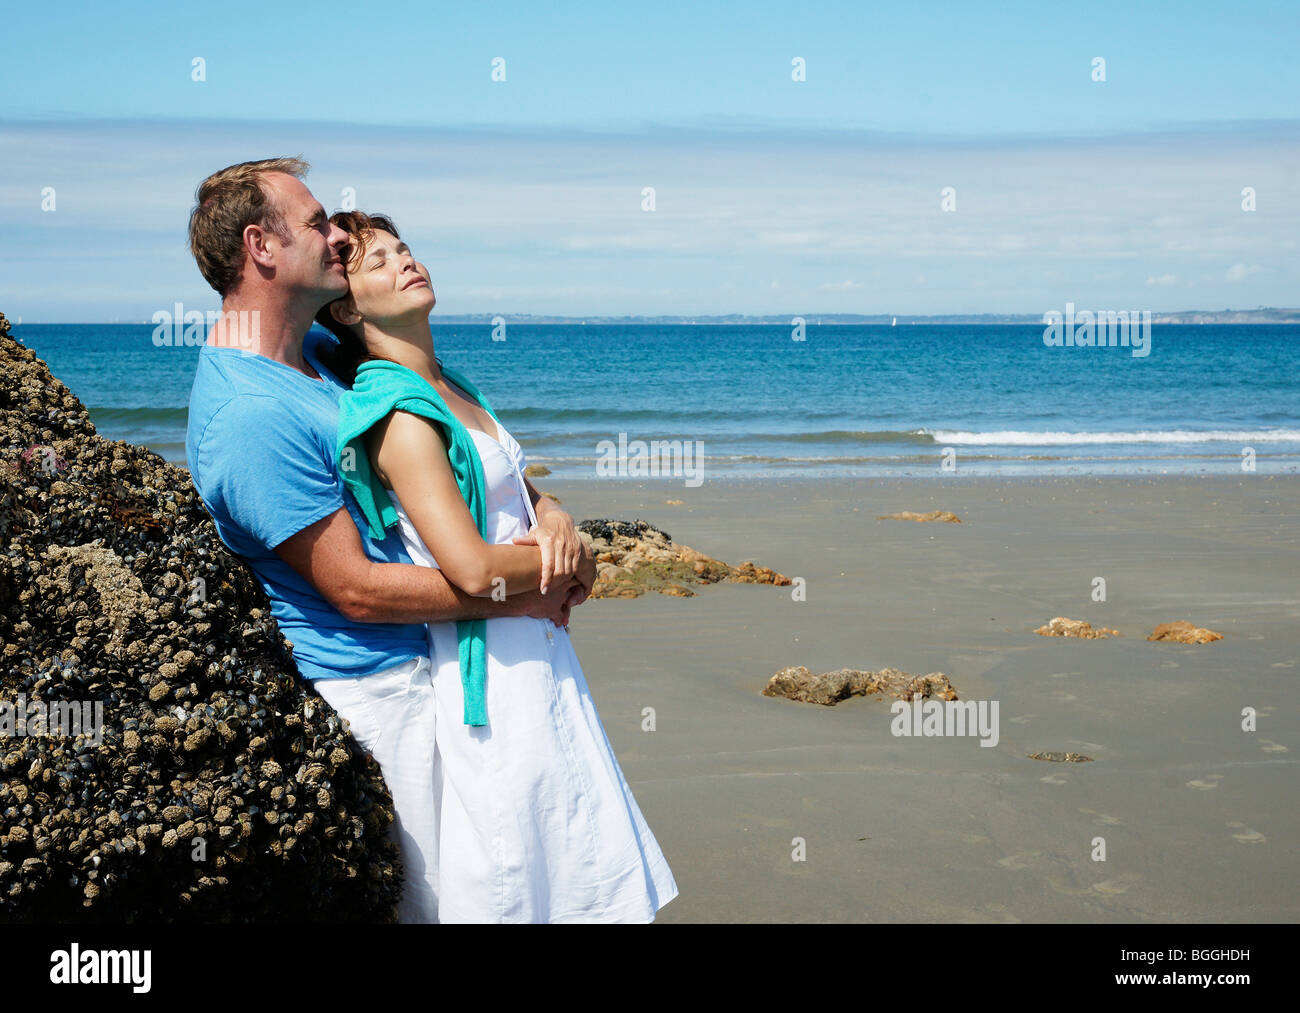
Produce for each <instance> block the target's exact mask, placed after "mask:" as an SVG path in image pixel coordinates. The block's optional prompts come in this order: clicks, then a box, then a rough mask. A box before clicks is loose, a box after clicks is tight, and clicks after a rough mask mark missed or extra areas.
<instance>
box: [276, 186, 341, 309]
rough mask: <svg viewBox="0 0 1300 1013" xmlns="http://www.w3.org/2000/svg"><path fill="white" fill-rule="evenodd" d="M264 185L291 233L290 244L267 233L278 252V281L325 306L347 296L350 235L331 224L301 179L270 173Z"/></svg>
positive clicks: (318, 202)
mask: <svg viewBox="0 0 1300 1013" xmlns="http://www.w3.org/2000/svg"><path fill="white" fill-rule="evenodd" d="M264 185H265V186H266V191H267V196H268V197H269V198H270V199H271V200H272V201H273V202H274V203H275V206H276V207H277V208H279V210H280V214H281V216H282V217H283V218H284V225H285V229H286V230H287V232H288V234H289V241H288V242H287V243H286V242H284V241H282V240H281V239H280V237H279V236H276V235H275V234H274V233H267V237H266V242H267V247H268V248H271V249H274V250H275V256H276V262H275V263H276V267H275V277H276V282H277V283H278V284H281V285H285V286H287V287H289V288H292V289H295V290H301V291H304V292H309V293H311V294H312V296H313V297H319V304H320V305H321V306H324V305H325V304H326V303H328V302H331V301H332V300H334V299H337V298H338V297H339V296H340V295H343V294H344V293H346V292H347V290H348V279H347V273H346V271H345V269H344V266H343V258H342V256H341V251H342V249H343V247H344V246H346V245H347V241H348V234H347V233H346V232H344V231H343V230H342V229H340V228H339V227H338V226H337V225H333V224H331V223H330V220H329V216H328V215H326V214H325V209H324V208H323V207H321V203H320V201H318V200H317V199H316V198H315V197H313V196H312V193H311V191H310V190H308V189H307V187H306V186H305V185H304V184H303V183H302V181H301V180H298V179H295V178H294V177H293V176H290V175H288V174H287V173H282V172H272V173H267V175H266V177H265V180H264Z"/></svg>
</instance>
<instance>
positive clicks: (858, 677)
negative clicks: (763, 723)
mask: <svg viewBox="0 0 1300 1013" xmlns="http://www.w3.org/2000/svg"><path fill="white" fill-rule="evenodd" d="M879 694H888V695H889V696H894V697H898V698H899V699H900V700H911V699H912V698H913V697H914V696H919V697H922V698H925V697H932V696H933V697H938V698H939V699H940V700H956V699H957V691H956V690H955V689H953V688H952V683H950V682H949V681H948V677H947V676H946V675H944V674H943V673H942V672H931V673H930V674H929V675H909V674H908V673H906V672H901V671H899V670H898V669H897V668H884V669H881V670H880V671H879V672H860V671H857V670H856V669H852V668H841V669H839V670H838V671H835V672H822V673H820V674H815V673H813V672H810V671H809V670H808V669H807V668H805V667H804V666H803V665H798V666H794V667H791V668H783V669H781V671H779V672H777V673H776V675H774V676H772V678H771V679H769V680H768V682H767V685H766V686H764V687H763V695H764V696H783V697H786V698H787V699H789V700H798V701H800V702H801V703H819V704H821V705H822V706H824V707H834V706H835V705H836V704H837V703H839V702H840V701H841V700H847V699H848V698H849V697H851V696H876V695H879Z"/></svg>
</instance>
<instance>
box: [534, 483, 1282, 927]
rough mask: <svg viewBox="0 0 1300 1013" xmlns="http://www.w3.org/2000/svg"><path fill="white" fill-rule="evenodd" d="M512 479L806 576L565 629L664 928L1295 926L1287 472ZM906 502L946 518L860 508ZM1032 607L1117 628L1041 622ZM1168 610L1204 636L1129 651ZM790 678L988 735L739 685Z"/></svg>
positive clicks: (593, 608) (705, 591) (734, 556)
mask: <svg viewBox="0 0 1300 1013" xmlns="http://www.w3.org/2000/svg"><path fill="white" fill-rule="evenodd" d="M536 481H537V484H538V485H539V487H540V488H542V489H544V490H546V491H548V492H552V493H554V494H556V495H557V496H558V497H559V498H560V499H561V500H562V501H563V505H564V507H565V509H566V510H568V511H569V512H570V513H571V514H572V515H573V516H574V517H575V518H578V519H581V518H584V517H615V518H623V519H631V518H642V519H645V520H647V521H650V522H651V523H653V524H655V525H657V526H658V527H661V528H663V529H664V530H665V531H667V532H669V533H670V534H671V535H672V537H673V539H674V540H675V541H677V542H679V543H683V544H686V545H690V546H692V547H694V548H696V549H698V550H700V551H702V552H705V553H708V554H709V555H712V556H715V557H717V558H720V559H723V560H725V561H726V562H728V563H731V564H737V563H740V562H742V561H744V560H746V559H752V560H754V561H755V562H756V563H758V564H760V565H764V566H770V567H772V568H774V569H776V570H779V571H780V572H782V573H784V574H785V575H787V576H790V577H792V578H794V577H803V578H804V579H805V581H806V601H802V602H798V601H794V600H792V588H789V587H771V586H751V585H734V584H725V583H724V584H717V585H712V586H705V587H700V588H697V589H696V590H697V595H696V596H695V597H694V598H674V597H666V596H661V595H653V594H651V595H646V596H643V597H640V598H636V599H632V600H597V601H591V602H589V603H587V604H585V605H583V606H582V607H581V608H579V609H578V610H576V612H575V616H574V620H573V623H572V627H571V630H572V635H573V637H574V641H575V645H576V647H577V651H578V656H579V658H580V659H581V661H582V664H583V668H584V671H585V673H586V676H587V679H588V681H589V683H590V685H591V689H592V693H593V695H594V697H595V700H596V703H597V705H598V707H599V709H600V713H601V717H602V720H603V722H604V725H605V729H606V731H607V733H608V735H609V737H610V739H611V742H612V743H613V745H614V747H615V750H616V752H617V755H618V757H619V761H620V763H621V764H622V766H623V769H624V772H625V773H626V775H627V777H628V779H629V782H630V784H631V786H632V788H633V791H634V792H635V795H636V798H637V801H638V803H639V805H640V806H641V808H642V811H643V812H644V814H645V816H646V819H647V820H648V822H649V824H650V826H651V828H652V829H653V830H654V832H655V835H656V837H657V838H658V840H659V843H660V845H661V846H662V848H663V850H664V853H665V854H666V856H667V857H668V860H669V862H670V864H671V866H672V869H673V873H674V875H675V877H676V879H677V883H678V886H679V888H680V891H681V894H680V896H679V897H678V898H677V899H676V900H674V901H673V902H672V903H671V904H669V905H668V906H667V907H665V908H664V909H663V910H662V911H661V912H660V913H659V917H658V921H660V922H663V923H676V922H711V921H728V922H730V921H735V922H774V921H794V922H818V921H855V922H876V921H879V922H889V921H895V922H901V921H953V922H1013V921H1024V922H1043V921H1046V922H1098V921H1106V922H1159V921H1172V922H1191V921H1205V922H1259V921H1262V922H1273V921H1291V920H1294V919H1295V918H1296V916H1297V914H1298V913H1300V871H1298V870H1297V867H1296V864H1295V862H1294V854H1295V851H1296V848H1297V844H1298V843H1300V807H1298V806H1297V805H1296V797H1297V791H1296V773H1297V771H1296V749H1297V746H1298V744H1300V734H1297V733H1300V717H1298V716H1297V708H1296V706H1295V705H1296V702H1297V690H1296V678H1297V675H1298V674H1300V623H1298V622H1297V619H1300V590H1298V588H1300V585H1298V584H1297V578H1296V575H1297V573H1300V497H1298V496H1297V491H1300V479H1297V478H1296V477H1294V476H1269V475H1267V474H1253V475H1242V476H1240V477H1237V478H1224V477H1193V476H1180V477H1162V478H1106V477H1102V478H1059V477H1058V478H1044V479H1018V480H994V479H981V478H964V477H959V476H950V477H945V478H935V479H918V480H910V481H909V480H871V481H849V480H845V481H829V480H828V481H788V482H781V481H766V482H765V481H752V482H739V481H733V482H705V484H704V485H703V486H701V487H699V488H694V489H692V488H685V487H683V484H682V482H681V481H671V480H660V481H640V482H633V481H627V480H610V481H602V482H596V481H585V482H583V481H578V482H556V481H550V480H548V479H537V480H536ZM667 500H681V501H682V505H680V506H671V505H668V504H667V503H666V501H667ZM904 510H912V511H920V512H924V511H930V510H950V511H953V512H954V513H955V514H956V515H957V516H958V517H959V518H960V519H961V523H960V524H952V523H913V522H909V521H896V520H877V519H876V518H877V516H878V515H881V514H889V513H894V512H898V511H904ZM1096 577H1103V578H1104V579H1105V581H1106V601H1105V602H1097V601H1094V600H1093V590H1094V584H1093V581H1094V578H1096ZM1056 616H1066V617H1070V618H1074V619H1084V620H1087V621H1089V622H1091V623H1092V624H1093V625H1094V626H1106V627H1110V628H1113V629H1116V630H1118V631H1119V633H1120V634H1121V636H1119V637H1116V638H1111V639H1099V640H1076V639H1065V638H1056V637H1043V636H1038V635H1035V633H1034V632H1033V631H1034V630H1035V629H1036V628H1037V627H1039V626H1041V625H1043V624H1045V623H1047V622H1048V621H1049V620H1051V619H1052V618H1053V617H1056ZM1177 619H1186V620H1190V621H1191V622H1192V623H1194V624H1196V625H1199V626H1206V627H1209V628H1211V629H1213V630H1215V631H1217V632H1220V633H1222V634H1224V638H1223V639H1222V640H1220V641H1217V642H1214V643H1208V644H1202V645H1195V646H1193V645H1185V644H1178V643H1151V642H1148V641H1147V640H1146V639H1145V638H1146V636H1147V635H1148V634H1150V633H1151V631H1152V630H1153V629H1154V628H1155V627H1156V626H1157V625H1158V624H1160V623H1163V622H1167V621H1171V620H1177ZM789 665H806V666H807V667H808V668H809V669H811V670H812V671H813V672H825V671H830V670H834V669H839V668H856V669H871V670H875V669H880V668H884V667H886V666H893V667H897V668H900V669H903V670H905V671H907V672H910V673H913V674H926V673H929V672H935V671H939V672H943V673H945V674H946V675H947V676H948V677H949V679H950V680H951V681H952V684H953V686H954V687H955V688H956V690H957V693H958V694H959V697H960V698H961V699H962V700H987V701H994V700H996V701H998V703H999V717H1000V727H999V736H998V741H997V744H996V746H992V747H985V746H981V745H980V741H979V740H978V739H977V738H972V737H922V738H916V737H896V736H894V735H893V734H891V730H890V723H891V720H892V716H891V714H890V709H889V708H890V702H891V701H890V700H888V699H887V698H886V699H884V700H882V701H878V700H876V699H874V698H852V699H849V700H846V701H844V702H842V703H840V704H838V705H837V706H835V707H823V706H818V705H815V704H807V703H796V702H792V701H790V700H786V699H773V698H768V697H764V696H762V695H761V691H762V689H763V687H764V685H765V684H766V682H767V680H768V679H769V678H770V677H771V676H772V675H773V674H774V673H775V672H776V671H778V670H779V669H781V668H784V667H786V666H789ZM1246 707H1252V708H1254V709H1255V710H1256V712H1257V714H1258V717H1257V722H1258V725H1257V730H1256V731H1254V732H1247V731H1243V730H1242V721H1243V718H1242V710H1243V708H1246ZM645 708H653V719H654V730H653V731H644V730H642V726H643V724H644V723H645V717H644V713H643V712H644V709H645ZM1040 751H1060V752H1076V753H1080V754H1085V755H1087V756H1088V757H1091V758H1092V762H1086V763H1056V762H1048V761H1039V760H1033V759H1029V758H1028V754H1030V753H1035V752H1040ZM796 838H802V839H803V842H804V845H803V851H804V858H805V860H803V861H795V860H793V858H792V854H794V853H795V851H796V849H797V847H798V842H796V840H795V839H796ZM1097 838H1102V839H1104V847H1105V849H1106V850H1105V861H1094V860H1093V856H1094V855H1095V854H1097V853H1098V852H1097V848H1098V844H1097V841H1096V839H1097Z"/></svg>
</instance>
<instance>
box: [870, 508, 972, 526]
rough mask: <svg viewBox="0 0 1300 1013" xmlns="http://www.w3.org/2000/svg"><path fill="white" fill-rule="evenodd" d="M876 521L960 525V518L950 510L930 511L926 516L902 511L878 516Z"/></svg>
mask: <svg viewBox="0 0 1300 1013" xmlns="http://www.w3.org/2000/svg"><path fill="white" fill-rule="evenodd" d="M876 520H878V521H941V522H943V523H945V524H960V523H961V518H960V517H958V516H957V515H956V514H955V513H952V512H951V511H950V510H931V511H930V512H929V513H926V514H918V513H913V512H912V511H911V510H904V511H903V512H902V513H897V514H880V515H879V516H878V517H876Z"/></svg>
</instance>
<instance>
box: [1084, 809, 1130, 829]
mask: <svg viewBox="0 0 1300 1013" xmlns="http://www.w3.org/2000/svg"><path fill="white" fill-rule="evenodd" d="M1079 812H1081V813H1087V814H1088V815H1089V816H1096V817H1097V820H1096V822H1098V823H1104V824H1106V825H1107V826H1109V827H1116V826H1119V825H1120V824H1122V823H1123V822H1124V821H1123V820H1122V819H1120V818H1119V817H1118V816H1107V815H1106V814H1105V813H1099V812H1097V810H1096V809H1080V810H1079Z"/></svg>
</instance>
